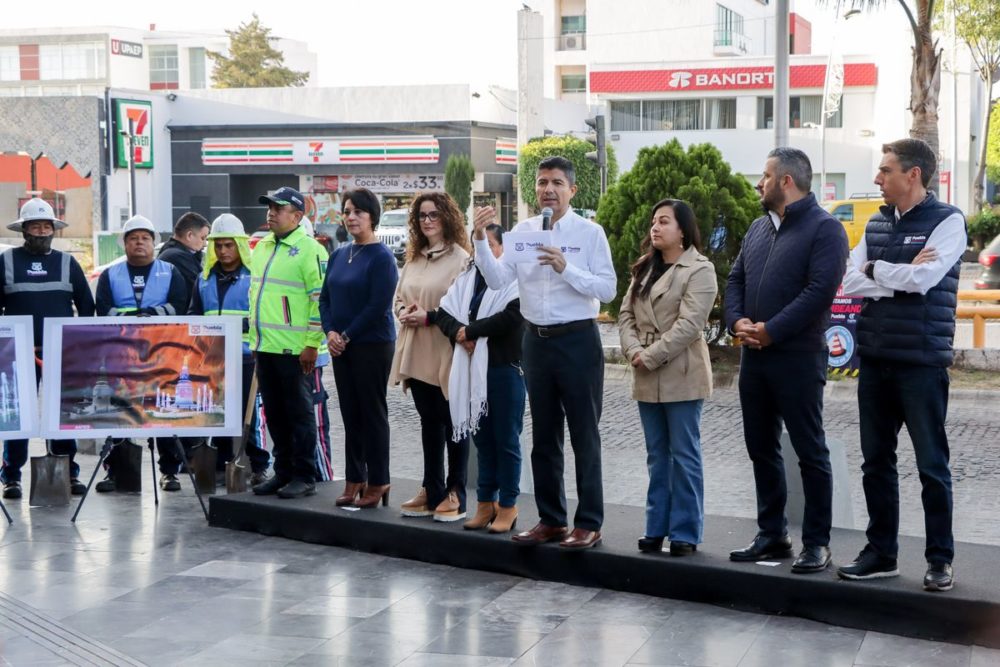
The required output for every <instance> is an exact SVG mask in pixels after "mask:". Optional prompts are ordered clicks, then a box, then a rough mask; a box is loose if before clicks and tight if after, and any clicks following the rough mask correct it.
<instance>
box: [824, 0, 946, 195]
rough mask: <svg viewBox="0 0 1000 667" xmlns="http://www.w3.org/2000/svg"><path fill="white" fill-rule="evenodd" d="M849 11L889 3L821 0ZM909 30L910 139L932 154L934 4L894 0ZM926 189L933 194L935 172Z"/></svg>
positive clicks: (936, 84) (937, 73)
mask: <svg viewBox="0 0 1000 667" xmlns="http://www.w3.org/2000/svg"><path fill="white" fill-rule="evenodd" d="M821 1H824V2H831V3H834V4H835V5H836V7H837V10H838V11H839V10H840V9H841V8H842V7H843V6H845V5H847V6H850V7H851V8H852V9H856V8H860V9H869V10H872V9H877V8H879V7H882V6H883V5H885V4H886V3H887V2H890V1H891V0H821ZM896 4H898V5H899V6H900V7H901V8H902V10H903V13H904V14H906V20H907V21H909V22H910V28H911V29H912V30H913V69H912V70H911V72H910V111H911V112H912V113H913V125H911V126H910V136H911V137H913V138H914V139H923V140H924V141H926V142H927V143H928V144H930V147H931V149H933V151H934V154H935V155H937V154H938V153H939V146H938V96H939V94H940V92H941V49H939V48H938V45H937V41H936V40H935V39H934V35H933V25H932V19H933V16H934V9H935V5H936V4H937V3H936V2H935V1H934V0H896ZM928 189H931V190H935V191H937V189H938V172H937V171H935V172H934V177H933V178H932V179H931V183H930V186H929V188H928Z"/></svg>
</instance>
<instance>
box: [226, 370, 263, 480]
mask: <svg viewBox="0 0 1000 667" xmlns="http://www.w3.org/2000/svg"><path fill="white" fill-rule="evenodd" d="M252 372H253V376H252V377H251V378H250V395H249V397H248V398H247V409H246V411H245V412H244V413H243V438H242V439H241V440H240V448H239V451H237V452H236V455H235V456H233V460H232V461H229V462H228V463H226V493H245V492H246V490H247V481H248V479H249V477H250V470H249V467H248V465H247V441H248V440H249V439H250V438H251V437H252V436H253V434H252V433H251V432H250V422H251V421H253V413H254V410H255V409H256V407H257V367H256V366H254V369H253V371H252Z"/></svg>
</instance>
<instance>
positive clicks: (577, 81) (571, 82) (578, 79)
mask: <svg viewBox="0 0 1000 667" xmlns="http://www.w3.org/2000/svg"><path fill="white" fill-rule="evenodd" d="M562 92H564V93H585V92H587V75H586V74H585V73H580V74H563V75H562Z"/></svg>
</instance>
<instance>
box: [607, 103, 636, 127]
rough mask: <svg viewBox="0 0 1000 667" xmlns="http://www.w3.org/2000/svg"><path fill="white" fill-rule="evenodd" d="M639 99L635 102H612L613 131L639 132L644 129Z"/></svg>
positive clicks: (610, 104)
mask: <svg viewBox="0 0 1000 667" xmlns="http://www.w3.org/2000/svg"><path fill="white" fill-rule="evenodd" d="M641 104H642V103H641V102H639V101H634V102H610V103H609V104H608V106H609V107H610V109H611V131H612V132H638V131H639V130H641V129H642V115H641V114H640V105H641Z"/></svg>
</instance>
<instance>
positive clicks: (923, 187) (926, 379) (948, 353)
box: [838, 139, 967, 591]
mask: <svg viewBox="0 0 1000 667" xmlns="http://www.w3.org/2000/svg"><path fill="white" fill-rule="evenodd" d="M936 167H937V160H936V159H935V155H934V151H933V150H931V147H930V146H928V145H927V144H926V143H925V142H923V141H920V140H919V139H901V140H899V141H894V142H892V143H891V144H885V145H884V146H882V163H881V164H880V165H879V170H878V175H877V176H876V177H875V184H876V185H878V186H879V188H881V190H882V196H883V198H884V199H885V203H886V205H885V206H883V207H882V209H881V210H880V212H879V213H876V214H875V215H874V216H872V218H871V220H870V221H869V222H868V227H867V228H866V229H865V236H864V238H863V239H862V240H861V241H860V242H859V243H858V245H857V247H855V248H854V250H853V251H852V252H851V259H850V261H849V262H848V267H847V274H846V277H845V278H844V291H845V293H848V294H854V295H857V296H863V297H865V303H864V306H863V307H862V309H861V314H860V316H859V317H858V352H859V354H860V356H861V374H860V376H859V380H858V407H859V412H860V417H861V452H862V454H863V455H864V464H863V465H862V467H861V470H862V473H863V479H864V489H865V500H866V501H867V503H868V517H869V520H868V531H867V535H868V544H867V546H865V548H864V550H863V551H862V552H861V554H860V555H859V556H858V557H857V559H855V561H854V562H853V563H851V564H850V565H845V566H844V567H841V568H840V569H839V570H838V574H839V575H840V576H841V577H842V578H844V579H873V578H878V577H893V576H896V575H898V574H899V570H898V568H897V566H896V556H897V551H898V549H899V541H898V539H897V537H898V533H899V481H898V475H897V473H896V440H897V436H898V435H899V430H900V428H901V427H902V425H903V424H906V430H907V431H908V432H909V434H910V439H911V440H912V441H913V449H914V452H915V453H916V459H917V469H918V470H919V471H920V483H921V486H922V487H923V492H922V494H921V499H922V500H923V505H924V523H925V529H926V534H927V543H926V549H925V551H924V556H925V557H926V559H927V563H928V569H927V574H926V576H925V577H924V589H925V590H928V591H947V590H950V589H951V587H952V582H953V575H952V569H951V561H952V559H953V558H954V555H955V543H954V539H953V538H952V531H951V522H952V492H951V470H950V468H949V463H948V458H949V453H948V436H947V434H946V433H945V430H944V424H945V419H946V417H947V411H948V383H949V379H948V366H951V363H952V358H953V352H952V344H953V340H954V337H955V307H956V305H957V303H958V299H957V297H958V294H957V293H958V276H959V269H960V267H961V263H960V261H961V257H962V253H963V252H965V246H966V242H967V239H966V227H965V217H964V216H963V215H962V212H961V211H959V210H958V209H957V208H955V207H954V206H950V205H948V204H944V203H942V202H939V201H938V200H937V198H936V197H935V196H934V193H933V192H928V191H927V184H928V183H929V182H930V179H931V176H932V175H933V174H934V170H935V169H936Z"/></svg>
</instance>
